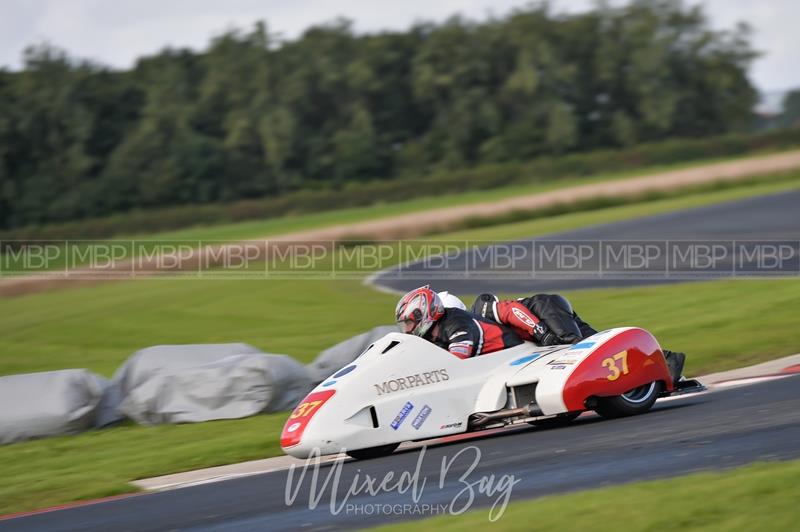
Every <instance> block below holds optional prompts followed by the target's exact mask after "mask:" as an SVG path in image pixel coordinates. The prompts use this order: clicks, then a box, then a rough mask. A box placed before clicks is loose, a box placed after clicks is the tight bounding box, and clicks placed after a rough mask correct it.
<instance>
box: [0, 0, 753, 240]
mask: <svg viewBox="0 0 800 532" xmlns="http://www.w3.org/2000/svg"><path fill="white" fill-rule="evenodd" d="M753 57H754V52H753V51H752V48H751V47H750V44H749V30H748V29H747V28H746V27H744V26H740V27H737V28H735V29H733V30H730V31H714V30H711V29H709V26H708V24H707V21H706V20H705V18H704V15H703V13H702V11H701V10H700V9H699V8H685V7H684V6H683V4H682V3H681V2H680V1H678V0H665V1H658V2H655V1H645V2H639V1H637V2H632V3H631V4H630V5H629V6H625V7H619V8H609V7H607V6H606V4H599V7H598V8H597V9H596V10H595V11H591V12H587V13H582V14H576V15H556V14H553V13H551V12H550V11H549V9H548V7H547V4H546V3H542V4H535V5H533V6H531V7H528V8H525V9H521V10H517V11H515V12H513V13H511V14H510V15H508V16H506V17H504V18H492V19H489V20H486V21H484V22H474V21H468V20H464V19H462V18H458V17H455V18H452V19H450V20H448V21H446V22H444V23H442V24H438V25H437V24H428V23H424V24H423V23H421V24H417V25H415V26H413V27H411V28H410V29H409V30H408V31H406V32H393V33H389V32H387V33H381V34H374V35H356V34H354V32H353V30H352V27H351V25H350V23H349V22H347V21H344V20H339V21H336V22H334V23H331V24H328V25H323V26H317V27H313V28H310V29H309V30H308V31H306V32H305V33H304V34H303V35H302V36H301V37H300V38H299V39H297V40H294V41H281V40H278V39H277V38H276V37H274V36H273V35H272V34H271V33H270V32H269V31H268V29H267V28H266V26H265V25H264V24H263V23H259V24H257V25H256V26H255V27H254V28H253V29H252V30H250V31H245V32H242V31H231V32H229V33H227V34H224V35H222V36H220V37H217V38H215V39H214V40H213V41H212V42H211V43H210V45H209V47H208V49H207V50H205V51H203V52H202V53H194V52H190V51H187V50H172V49H167V50H164V51H162V52H161V53H159V54H158V55H155V56H152V57H147V58H143V59H141V60H139V62H138V63H137V64H136V65H135V67H134V68H133V69H131V70H130V71H126V72H117V71H111V70H109V69H107V68H104V67H102V66H99V65H95V64H91V63H85V62H77V61H74V60H72V59H70V58H68V57H67V56H66V55H65V54H64V53H62V52H60V51H58V50H56V49H53V48H51V47H39V48H32V49H30V50H28V51H27V52H26V56H25V68H24V69H23V70H22V71H21V72H18V73H10V72H0V229H17V228H20V227H26V226H38V225H41V224H45V223H54V222H63V221H71V220H78V219H87V218H94V217H98V216H105V215H110V214H114V213H120V212H127V211H131V210H135V209H142V208H148V209H150V208H163V207H174V206H177V205H187V204H196V203H203V204H208V203H217V202H231V201H237V200H253V199H255V198H265V197H267V198H270V199H269V200H266V203H265V204H264V205H265V206H264V208H263V209H261V212H268V213H273V212H274V213H277V214H280V213H281V212H286V211H287V210H307V209H309V208H316V207H313V206H315V205H319V206H321V207H323V208H324V207H328V206H331V205H336V204H337V202H338V201H339V200H340V199H341V198H340V196H343V195H345V194H343V193H342V192H341V191H342V190H343V189H345V188H347V187H346V185H347V184H349V183H351V182H354V183H363V182H365V181H370V182H374V183H377V184H374V185H373V184H370V185H369V186H368V187H367V188H368V189H369V190H370V191H372V192H370V191H367V192H362V191H361V188H360V187H357V190H358V194H353V189H348V192H347V194H346V196H347V197H350V196H355V199H353V200H347V201H346V203H345V204H347V205H352V204H363V202H365V201H373V200H374V199H375V197H376V195H375V193H376V192H377V191H381V190H383V191H388V192H391V193H396V192H397V190H399V191H400V192H399V194H400V197H409V194H413V193H416V191H420V190H425V189H426V188H428V187H429V186H430V185H436V186H442V187H441V188H440V189H439V190H447V189H448V188H447V186H455V187H458V188H462V187H463V186H464V184H463V183H462V182H461V181H459V180H458V179H453V180H452V183H453V184H451V181H448V180H447V179H443V180H442V181H441V182H440V181H437V179H438V176H439V175H440V174H441V173H442V172H447V171H456V170H458V171H459V172H460V173H469V171H466V170H462V169H464V168H469V167H474V166H475V165H483V164H495V163H504V164H516V165H522V164H523V161H531V160H533V159H537V160H538V159H541V158H542V157H549V156H553V155H558V154H564V153H573V152H579V151H588V150H598V149H608V148H612V147H616V146H632V145H634V144H637V143H641V142H645V143H651V142H656V141H664V140H666V139H672V138H680V137H699V136H710V135H720V134H727V133H731V132H737V131H743V130H744V128H745V126H747V125H748V124H749V123H750V121H751V109H752V107H753V103H754V99H755V92H754V90H753V87H752V86H751V84H750V83H749V81H748V80H747V78H746V69H747V66H748V65H749V63H750V61H751V60H752V59H753ZM535 164H540V163H535ZM584 171H585V170H584ZM481 172H482V171H481ZM425 174H429V175H426V177H425V178H420V177H417V181H416V182H414V183H406V184H403V185H398V183H397V182H396V181H394V182H393V181H392V180H391V178H396V177H403V176H408V175H414V176H420V175H425ZM545 174H547V172H545ZM547 175H549V176H551V177H552V176H553V174H552V173H551V174H547ZM383 182H386V183H391V184H388V185H386V186H385V188H382V187H383ZM466 186H467V187H488V186H490V183H474V182H468V183H467V184H466ZM332 190H334V192H331V191H332ZM298 191H310V192H303V193H301V194H299V195H298V196H294V195H292V194H295V193H297V192H298ZM317 194H319V195H317ZM337 194H338V196H337ZM269 202H273V203H269ZM312 204H313V205H312ZM252 205H253V204H250V203H248V204H246V206H242V207H237V208H236V209H240V210H245V211H248V210H252ZM281 205H286V206H285V207H281ZM273 209H274V210H273ZM223 211H224V209H222V210H217V211H216V212H217V213H218V214H217V215H219V216H221V215H222V214H220V213H222V212H223ZM165 216H167V217H169V216H168V215H165ZM168 226H169V224H168V223H165V226H164V227H168Z"/></svg>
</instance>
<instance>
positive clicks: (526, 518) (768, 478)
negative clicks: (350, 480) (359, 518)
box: [377, 460, 800, 532]
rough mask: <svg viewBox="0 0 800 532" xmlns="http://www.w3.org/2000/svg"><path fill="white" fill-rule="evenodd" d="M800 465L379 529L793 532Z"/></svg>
mask: <svg viewBox="0 0 800 532" xmlns="http://www.w3.org/2000/svg"><path fill="white" fill-rule="evenodd" d="M798 476H800V461H798V460H795V461H790V462H777V463H756V464H752V465H748V466H746V467H741V468H737V469H733V470H728V471H723V472H714V473H696V474H692V475H686V476H682V477H677V478H672V479H668V480H657V481H649V482H637V483H632V484H626V485H622V486H614V487H609V488H602V489H594V490H587V491H581V492H577V493H571V494H567V495H557V496H549V497H543V498H540V499H535V500H531V501H517V502H514V503H511V504H509V505H508V507H507V509H506V512H505V514H504V515H503V516H502V517H501V518H500V519H499V520H497V521H496V522H494V523H490V522H489V521H488V511H489V510H488V509H475V510H471V511H469V512H466V513H464V514H462V515H458V516H450V515H447V516H440V517H435V518H431V519H426V520H423V521H418V522H413V523H403V524H398V525H393V526H386V527H381V528H379V529H377V530H381V531H386V532H388V531H391V530H408V529H410V528H413V529H417V530H437V531H449V530H481V529H483V528H486V527H489V528H491V530H493V531H495V530H498V531H515V530H520V531H526V532H528V531H537V530H542V531H548V532H549V531H552V530H582V531H596V532H603V531H609V532H615V531H617V530H628V531H636V530H651V531H655V530H658V531H668V530H705V531H720V532H722V531H725V532H728V531H734V530H737V531H738V530H741V531H743V532H750V531H752V530H760V531H762V530H763V531H766V530H770V531H772V530H774V531H781V532H783V531H785V530H796V529H797V522H798V519H800V509H799V508H798V505H797V501H798V499H800V484H798V482H797V478H798Z"/></svg>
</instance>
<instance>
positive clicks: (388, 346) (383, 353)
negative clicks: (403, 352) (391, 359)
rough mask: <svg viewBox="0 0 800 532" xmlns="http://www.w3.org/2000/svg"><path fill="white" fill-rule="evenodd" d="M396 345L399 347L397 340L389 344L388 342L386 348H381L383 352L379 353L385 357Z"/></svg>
mask: <svg viewBox="0 0 800 532" xmlns="http://www.w3.org/2000/svg"><path fill="white" fill-rule="evenodd" d="M398 345H400V342H398V341H397V340H392V341H391V342H389V345H387V346H386V347H384V348H383V351H381V354H382V355H385V354H386V352H387V351H389V350H390V349H394V348H395V347H397V346H398Z"/></svg>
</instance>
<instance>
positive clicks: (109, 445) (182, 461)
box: [0, 414, 286, 528]
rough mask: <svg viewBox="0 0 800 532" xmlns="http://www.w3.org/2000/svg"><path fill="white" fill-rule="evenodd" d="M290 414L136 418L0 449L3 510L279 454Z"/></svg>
mask: <svg viewBox="0 0 800 532" xmlns="http://www.w3.org/2000/svg"><path fill="white" fill-rule="evenodd" d="M285 418H286V415H285V414H274V415H269V416H255V417H251V418H247V419H241V420H234V421H227V420H226V421H210V422H207V423H197V424H188V425H161V426H157V427H140V426H135V425H133V424H130V425H126V426H121V427H116V428H113V429H108V430H101V431H92V432H85V433H83V434H80V435H78V436H59V437H55V438H46V439H43V440H37V441H30V442H26V443H22V444H14V445H6V446H3V447H0V464H3V480H2V482H0V514H4V513H11V512H19V511H25V510H30V509H35V508H42V507H46V506H52V505H55V504H60V503H64V502H67V501H74V500H80V499H91V498H97V497H104V496H108V495H116V494H119V493H128V492H131V491H135V489H134V488H133V486H132V485H131V484H129V482H130V481H131V480H135V479H137V478H146V477H151V476H158V475H161V474H163V473H166V472H177V471H186V470H191V469H197V468H200V467H209V466H214V465H222V464H230V463H235V462H241V461H243V460H248V459H252V458H259V457H263V456H274V455H278V454H281V450H280V445H279V444H278V435H279V433H280V430H281V428H282V427H283V422H284V421H285ZM0 528H2V527H0Z"/></svg>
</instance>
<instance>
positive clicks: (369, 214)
mask: <svg viewBox="0 0 800 532" xmlns="http://www.w3.org/2000/svg"><path fill="white" fill-rule="evenodd" d="M739 158H742V157H737V158H727V159H709V160H705V161H703V164H711V163H714V162H724V161H732V160H736V159H739ZM698 165H699V164H698V163H696V162H691V163H683V164H676V165H668V166H653V167H646V168H642V169H637V170H631V171H626V172H618V173H612V174H601V175H597V176H591V177H580V178H564V179H559V180H558V181H549V182H543V183H536V184H528V185H517V186H509V187H502V188H497V189H491V190H483V191H470V192H464V193H457V194H452V195H442V196H439V197H426V198H419V199H413V200H407V201H400V202H396V203H391V202H387V203H378V204H375V205H372V206H369V207H359V208H350V209H341V210H336V211H328V212H321V213H313V214H303V215H296V216H286V217H283V218H275V219H265V220H256V221H247V222H237V223H227V224H216V225H200V226H195V227H190V228H187V229H181V230H175V231H168V232H158V233H148V234H132V235H128V236H120V237H115V238H113V239H104V240H92V241H86V242H82V241H81V240H71V241H70V252H69V253H64V252H63V240H62V241H54V242H52V243H51V245H52V246H53V247H55V248H58V249H61V250H62V251H61V252H58V253H57V254H56V255H54V258H49V259H48V260H47V261H46V263H47V266H44V267H42V266H40V265H39V261H38V260H36V259H34V260H33V261H32V263H31V264H28V262H27V261H26V260H25V255H24V254H21V253H20V251H18V250H17V251H11V252H8V253H0V276H2V275H3V274H5V275H6V276H10V275H19V274H24V273H26V272H30V271H36V272H41V271H52V270H59V269H63V268H64V267H65V266H66V265H67V264H69V266H70V267H71V268H74V267H78V266H81V265H84V264H88V262H89V259H90V258H91V257H92V255H91V253H89V251H90V250H89V248H90V246H91V244H92V243H95V244H102V245H106V244H109V243H112V242H121V243H123V247H124V249H122V250H121V251H122V254H120V255H116V256H115V260H116V261H122V260H125V259H130V258H133V257H137V256H141V255H142V254H144V253H153V251H154V250H156V249H162V250H163V249H164V246H170V245H174V246H178V245H181V246H189V247H192V248H196V247H199V246H200V245H201V244H203V243H205V244H209V243H220V242H233V241H241V240H248V239H261V238H268V237H271V236H275V235H282V234H288V233H295V232H302V231H306V230H313V229H319V228H324V227H329V226H336V225H347V224H352V223H357V222H365V221H369V220H378V219H381V218H386V217H390V216H396V215H401V214H408V213H412V212H422V211H426V210H432V209H438V208H443V207H452V206H463V205H470V204H474V203H478V202H487V201H494V200H502V199H506V198H510V197H514V196H519V195H525V194H534V193H536V192H546V191H551V190H557V189H563V188H569V187H574V186H579V185H584V184H589V183H599V182H605V181H610V180H619V179H627V178H632V177H638V176H641V175H645V174H648V173H656V172H662V171H667V170H679V169H683V168H690V167H695V166H698ZM792 182H794V185H795V186H800V174H798V173H797V172H786V173H779V174H772V175H761V176H754V177H752V178H749V179H744V180H741V181H733V182H720V183H706V184H701V185H693V186H687V187H682V188H679V189H676V190H672V191H664V192H652V193H645V194H641V195H636V196H632V197H619V198H597V199H592V200H583V201H579V202H575V203H562V204H558V205H554V206H553V207H552V208H548V209H535V210H522V211H519V210H517V211H512V212H508V213H501V214H499V215H497V216H492V217H476V218H468V219H465V220H464V221H462V222H461V223H460V224H459V225H460V226H462V227H464V228H465V229H466V230H470V229H474V228H485V227H493V226H498V225H499V226H506V225H508V224H510V223H512V222H517V221H530V220H534V219H538V218H544V217H554V216H559V215H562V214H569V213H575V212H586V211H595V210H602V209H606V208H609V207H612V206H619V205H627V204H639V203H652V202H654V201H657V200H660V199H669V198H675V197H687V196H693V195H697V194H702V193H704V192H708V191H715V190H716V191H719V192H722V191H723V190H729V189H730V190H737V191H742V190H744V189H748V188H751V187H752V190H753V192H752V193H757V190H758V187H761V186H764V187H767V188H769V187H771V186H775V187H777V189H780V188H781V187H784V188H785V187H786V184H787V183H792ZM746 193H747V192H745V194H746ZM432 232H433V234H434V235H435V236H441V231H440V230H438V229H436V228H434V229H433V231H432ZM354 236H355V237H357V236H358V235H354ZM0 251H2V248H0ZM101 260H102V259H101Z"/></svg>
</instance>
